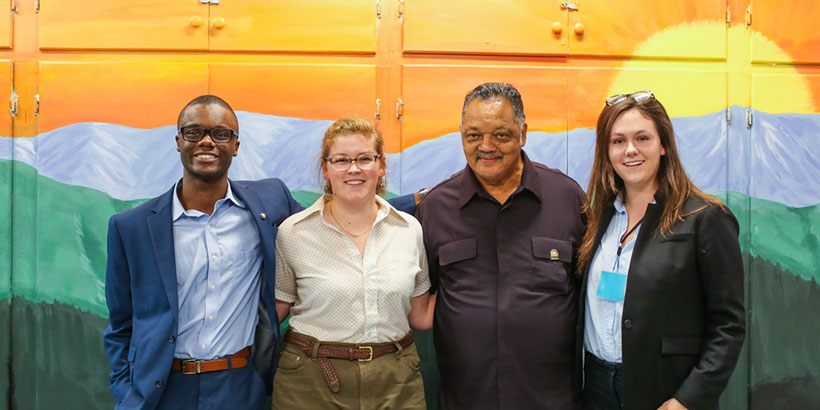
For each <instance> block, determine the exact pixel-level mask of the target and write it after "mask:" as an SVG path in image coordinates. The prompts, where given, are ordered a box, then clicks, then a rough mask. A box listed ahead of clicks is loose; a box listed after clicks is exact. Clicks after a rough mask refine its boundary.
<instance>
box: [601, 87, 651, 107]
mask: <svg viewBox="0 0 820 410" xmlns="http://www.w3.org/2000/svg"><path fill="white" fill-rule="evenodd" d="M629 97H632V99H634V100H635V101H643V100H646V99H648V98H655V94H654V93H653V92H652V91H650V90H644V91H635V92H634V93H629V94H615V95H612V96H610V97H609V98H607V99H606V105H609V106H612V105H615V104H618V103H620V102H621V101H624V100H626V99H627V98H629Z"/></svg>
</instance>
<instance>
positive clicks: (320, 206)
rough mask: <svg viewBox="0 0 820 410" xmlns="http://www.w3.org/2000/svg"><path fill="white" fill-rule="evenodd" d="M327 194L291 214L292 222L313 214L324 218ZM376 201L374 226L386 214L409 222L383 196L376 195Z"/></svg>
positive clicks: (385, 216) (302, 219) (297, 221)
mask: <svg viewBox="0 0 820 410" xmlns="http://www.w3.org/2000/svg"><path fill="white" fill-rule="evenodd" d="M326 198H327V195H322V196H320V197H319V199H317V200H316V202H314V203H313V205H311V206H310V207H309V208H307V209H305V210H304V211H302V212H299V213H297V214H295V215H293V218H294V221H293V222H294V223H299V222H301V221H304V220H305V219H308V218H310V217H311V216H313V215H316V214H318V216H319V217H320V218H324V215H325V202H326ZM376 202H377V203H378V204H379V211H378V212H377V213H376V220H375V221H374V223H373V225H374V226H375V225H376V224H377V223H379V221H381V220H383V219H384V218H387V217H388V215H394V216H396V217H397V218H399V219H401V220H402V221H404V222H405V223H409V221H408V220H407V217H406V216H405V215H402V214H401V212H399V211H398V210H396V208H393V205H390V203H389V202H387V201H386V200H385V199H384V198H382V197H381V196H379V195H376Z"/></svg>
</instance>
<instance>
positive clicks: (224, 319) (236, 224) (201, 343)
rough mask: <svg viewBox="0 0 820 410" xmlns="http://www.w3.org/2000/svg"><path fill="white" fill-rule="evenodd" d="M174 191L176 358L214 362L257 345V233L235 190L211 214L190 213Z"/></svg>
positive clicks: (229, 192) (258, 259) (175, 189)
mask: <svg viewBox="0 0 820 410" xmlns="http://www.w3.org/2000/svg"><path fill="white" fill-rule="evenodd" d="M178 188H179V182H177V186H176V187H174V199H173V209H172V212H173V213H172V217H173V223H174V258H175V259H176V271H177V272H176V273H177V293H178V295H179V324H178V334H177V344H176V348H175V350H174V357H176V358H179V359H200V360H210V359H214V358H217V357H221V356H225V355H229V354H233V353H236V352H238V351H239V350H242V349H243V348H245V347H246V346H250V345H251V344H252V343H253V338H254V334H255V331H256V323H257V321H258V319H259V313H258V311H257V308H258V306H259V294H260V290H261V282H262V279H261V274H260V268H261V267H262V252H261V248H260V240H259V231H258V230H257V227H256V223H255V222H254V220H253V215H252V214H251V212H250V211H249V210H248V208H247V207H246V206H245V204H243V203H242V202H241V201H239V200H238V199H237V198H236V197H235V196H234V195H233V192H232V191H231V186H230V184H228V192H227V193H226V194H225V198H223V199H220V200H218V201H217V202H216V205H214V211H213V215H208V214H205V213H202V212H199V211H197V210H193V209H191V210H186V209H185V208H183V206H182V203H181V202H180V201H179V197H178V195H177V190H178Z"/></svg>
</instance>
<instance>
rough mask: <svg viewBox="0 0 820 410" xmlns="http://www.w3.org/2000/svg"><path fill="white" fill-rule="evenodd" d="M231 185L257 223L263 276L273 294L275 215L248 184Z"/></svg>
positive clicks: (232, 182)
mask: <svg viewBox="0 0 820 410" xmlns="http://www.w3.org/2000/svg"><path fill="white" fill-rule="evenodd" d="M230 183H231V190H233V193H234V195H236V197H237V198H239V200H240V201H242V202H243V203H244V204H245V206H247V207H248V209H250V212H251V214H252V215H253V220H254V221H255V222H256V228H257V229H258V230H259V241H260V242H261V245H262V260H263V263H262V269H263V271H264V272H265V273H266V274H265V275H263V276H262V279H263V280H264V281H265V286H266V287H269V288H270V289H269V290H270V291H271V292H273V286H274V283H273V277H274V276H273V275H272V274H271V273H273V272H274V270H275V269H276V260H275V256H274V255H275V247H276V242H275V237H274V232H273V229H272V228H271V225H272V224H273V219H274V218H273V215H272V213H271V212H270V211H269V210H267V208H265V203H264V201H262V198H260V197H259V194H257V193H256V192H254V191H253V190H251V189H249V188H248V186H247V185H246V184H242V183H240V182H234V181H230ZM266 212H267V213H266ZM262 215H265V219H262Z"/></svg>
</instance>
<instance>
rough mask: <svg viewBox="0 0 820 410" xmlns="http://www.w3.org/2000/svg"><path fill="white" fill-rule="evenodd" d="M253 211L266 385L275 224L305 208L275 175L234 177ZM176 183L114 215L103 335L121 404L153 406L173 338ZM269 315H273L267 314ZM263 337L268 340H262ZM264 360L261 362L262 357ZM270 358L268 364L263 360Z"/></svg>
mask: <svg viewBox="0 0 820 410" xmlns="http://www.w3.org/2000/svg"><path fill="white" fill-rule="evenodd" d="M230 183H231V189H232V191H233V193H234V194H235V195H236V197H237V198H239V199H240V200H241V201H242V202H244V203H245V205H246V206H247V207H248V209H249V210H250V212H251V214H252V215H253V217H254V221H256V226H257V228H258V230H259V238H260V243H261V249H262V258H263V259H262V297H261V304H262V307H261V308H260V312H259V313H260V320H259V323H260V325H259V327H258V328H257V333H258V334H257V338H256V340H257V343H255V347H256V349H255V350H256V351H255V356H256V357H255V361H256V364H257V368H259V367H262V368H263V372H262V378H263V380H264V381H265V385H266V386H268V387H269V386H271V381H272V378H273V369H275V368H276V363H275V362H276V359H277V358H278V355H275V354H272V353H273V352H275V351H276V348H277V346H276V343H277V341H278V334H279V326H278V325H277V323H278V321H277V320H276V303H275V299H274V286H275V280H274V277H275V276H274V275H275V269H276V263H275V245H276V244H275V239H276V229H277V226H278V225H279V223H280V222H282V221H283V220H284V219H285V218H287V217H288V216H290V215H291V214H292V213H294V212H298V211H299V210H301V209H302V207H301V206H300V205H299V203H297V202H296V201H295V200H294V199H293V197H292V196H291V194H290V191H289V190H288V188H287V187H286V186H285V184H284V183H283V182H282V181H280V180H278V179H266V180H262V181H255V182H246V181H231V182H230ZM172 200H173V188H171V190H169V191H168V192H166V193H165V194H163V195H161V196H159V197H157V198H154V199H151V200H149V201H147V202H145V203H144V204H142V205H140V206H138V207H136V208H134V209H131V210H128V211H125V212H122V213H120V214H117V215H114V216H113V217H111V220H110V221H109V224H108V266H107V269H106V283H105V294H106V298H107V302H108V310H109V326H108V328H107V329H106V331H105V333H104V335H103V344H104V346H105V354H106V356H107V358H108V361H109V363H110V365H111V369H112V372H111V376H110V381H111V392H112V393H113V394H114V398H115V399H116V401H117V403H118V404H119V405H120V406H121V407H124V408H148V409H153V408H154V407H155V406H156V404H157V402H158V401H159V399H160V397H161V396H162V392H163V389H164V387H165V383H166V380H167V379H168V374H169V372H170V369H171V362H172V361H173V357H174V345H175V343H176V337H177V320H178V306H179V303H178V300H177V278H176V263H175V259H174V235H173V222H172V220H171V208H172V206H171V202H172ZM271 319H273V320H271ZM261 339H265V340H264V344H265V346H264V347H263V346H259V344H260V343H259V342H260V341H261ZM260 359H262V360H261V361H262V363H260ZM264 361H267V363H264ZM260 365H261V366H260Z"/></svg>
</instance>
